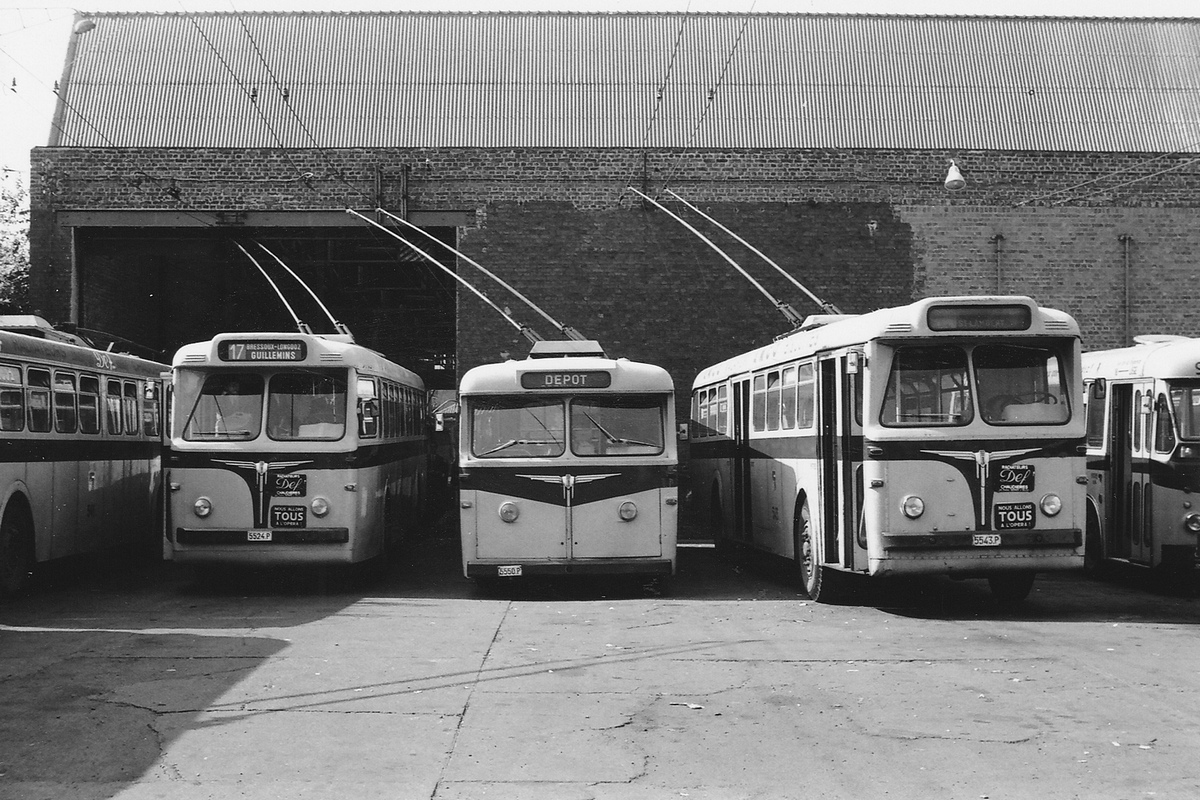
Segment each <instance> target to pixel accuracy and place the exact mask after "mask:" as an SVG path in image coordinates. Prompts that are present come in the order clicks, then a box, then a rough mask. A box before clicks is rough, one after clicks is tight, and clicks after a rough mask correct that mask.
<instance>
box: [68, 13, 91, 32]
mask: <svg viewBox="0 0 1200 800" xmlns="http://www.w3.org/2000/svg"><path fill="white" fill-rule="evenodd" d="M95 28H96V20H94V19H88V18H87V17H84V18H83V19H81V20H79V21H78V22H76V23H75V25H74V27H72V28H71V33H87V32H88V31H90V30H95Z"/></svg>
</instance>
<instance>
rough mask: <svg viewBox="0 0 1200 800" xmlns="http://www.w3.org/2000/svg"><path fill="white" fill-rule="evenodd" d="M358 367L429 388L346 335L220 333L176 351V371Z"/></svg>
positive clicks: (407, 371) (410, 373)
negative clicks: (201, 368) (177, 369)
mask: <svg viewBox="0 0 1200 800" xmlns="http://www.w3.org/2000/svg"><path fill="white" fill-rule="evenodd" d="M297 364H302V365H304V366H307V367H338V366H341V367H354V368H355V369H356V370H358V371H359V372H364V373H368V374H371V375H382V376H385V377H388V378H392V379H394V380H397V381H401V382H403V383H407V384H409V385H412V386H415V387H417V388H420V389H422V390H423V389H424V388H425V383H424V382H423V381H422V380H421V378H420V376H419V375H417V374H416V373H415V372H413V371H411V370H409V369H406V368H405V367H402V366H400V365H399V364H396V363H395V362H393V361H390V360H388V359H387V358H385V357H384V356H383V355H382V354H381V353H377V352H376V351H374V350H372V349H370V348H369V347H363V346H362V345H359V344H355V343H354V342H352V341H349V340H348V339H346V337H344V336H340V335H336V334H331V335H329V336H322V335H320V334H306V333H298V332H296V331H287V332H278V333H272V332H264V331H254V332H250V333H219V334H217V335H216V336H214V337H213V338H212V339H209V340H208V341H204V342H193V343H192V344H185V345H184V346H183V347H180V348H179V349H178V350H177V351H175V357H174V358H173V359H172V360H171V366H172V367H173V368H179V367H200V366H208V367H243V368H245V367H248V366H255V367H263V366H271V367H275V368H280V367H288V366H293V367H294V366H296V365H297Z"/></svg>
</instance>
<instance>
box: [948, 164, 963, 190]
mask: <svg viewBox="0 0 1200 800" xmlns="http://www.w3.org/2000/svg"><path fill="white" fill-rule="evenodd" d="M945 185H946V188H947V189H949V190H950V191H952V192H957V191H958V190H959V189H961V188H963V187H964V186H966V185H967V180H966V178H964V177H963V176H962V173H961V172H959V171H958V165H957V164H955V163H954V159H950V169H949V170H948V171H947V172H946V181H945Z"/></svg>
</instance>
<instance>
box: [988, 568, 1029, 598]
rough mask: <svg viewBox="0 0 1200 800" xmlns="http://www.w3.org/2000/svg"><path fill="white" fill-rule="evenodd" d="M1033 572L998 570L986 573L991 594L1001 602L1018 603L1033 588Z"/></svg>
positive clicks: (1027, 595)
mask: <svg viewBox="0 0 1200 800" xmlns="http://www.w3.org/2000/svg"><path fill="white" fill-rule="evenodd" d="M1035 574H1036V573H1033V572H1024V571H1022V572H1000V573H997V574H995V575H988V579H987V580H988V587H989V588H990V589H991V590H992V596H993V597H995V598H996V599H997V600H999V601H1001V602H1003V603H1019V602H1020V601H1022V600H1024V599H1025V598H1026V597H1029V592H1030V591H1031V590H1032V589H1033V577H1034V575H1035Z"/></svg>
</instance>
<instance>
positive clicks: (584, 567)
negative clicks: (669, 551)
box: [465, 558, 675, 578]
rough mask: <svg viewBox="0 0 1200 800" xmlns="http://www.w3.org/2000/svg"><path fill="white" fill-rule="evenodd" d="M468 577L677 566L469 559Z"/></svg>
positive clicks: (668, 570) (665, 571)
mask: <svg viewBox="0 0 1200 800" xmlns="http://www.w3.org/2000/svg"><path fill="white" fill-rule="evenodd" d="M465 571H466V576H467V577H468V578H495V577H506V576H507V577H516V576H520V577H527V576H554V575H671V574H673V573H674V571H675V565H674V564H673V563H672V562H671V561H670V560H669V559H644V560H643V559H639V560H632V559H628V558H612V559H599V558H598V559H588V560H586V561H581V560H576V561H536V562H527V561H519V562H513V561H505V562H499V563H491V562H488V563H481V562H478V561H468V562H467V564H466V570H465Z"/></svg>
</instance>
